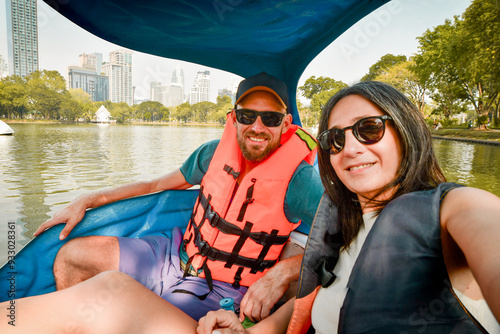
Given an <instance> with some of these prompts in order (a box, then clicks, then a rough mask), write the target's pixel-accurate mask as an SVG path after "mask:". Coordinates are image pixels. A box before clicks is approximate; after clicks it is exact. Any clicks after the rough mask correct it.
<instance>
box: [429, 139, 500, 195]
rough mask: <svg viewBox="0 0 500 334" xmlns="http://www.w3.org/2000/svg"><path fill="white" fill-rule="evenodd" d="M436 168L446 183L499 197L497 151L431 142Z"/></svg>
mask: <svg viewBox="0 0 500 334" xmlns="http://www.w3.org/2000/svg"><path fill="white" fill-rule="evenodd" d="M433 146H434V149H435V151H436V156H437V158H438V161H439V165H440V166H441V168H442V169H443V172H444V174H445V175H446V177H447V179H448V181H452V182H457V183H461V184H464V185H467V186H470V187H476V188H481V189H484V190H487V191H490V192H492V193H494V194H495V195H497V196H500V147H499V146H492V145H482V144H472V143H467V142H460V141H451V140H440V139H434V141H433Z"/></svg>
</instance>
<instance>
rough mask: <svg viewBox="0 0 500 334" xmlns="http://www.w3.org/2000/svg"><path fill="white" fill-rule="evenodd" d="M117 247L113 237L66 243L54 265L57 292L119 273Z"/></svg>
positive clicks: (87, 238)
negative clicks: (96, 277) (98, 276)
mask: <svg viewBox="0 0 500 334" xmlns="http://www.w3.org/2000/svg"><path fill="white" fill-rule="evenodd" d="M119 262H120V246H119V243H118V239H117V238H116V237H106V236H88V237H82V238H76V239H72V240H70V241H68V242H67V243H66V244H65V245H63V246H62V247H61V249H60V250H59V252H58V253H57V256H56V259H55V261H54V277H55V280H56V289H57V290H62V289H66V288H69V287H70V286H73V285H75V284H78V283H80V282H83V281H85V280H87V279H89V278H91V277H94V276H95V275H97V274H99V273H102V272H104V271H110V270H118V266H119Z"/></svg>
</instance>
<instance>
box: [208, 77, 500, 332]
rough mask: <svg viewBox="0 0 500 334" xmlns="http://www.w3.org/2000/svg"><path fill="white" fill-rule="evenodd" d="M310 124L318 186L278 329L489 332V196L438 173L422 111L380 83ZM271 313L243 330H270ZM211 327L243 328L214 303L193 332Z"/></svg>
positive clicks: (493, 281)
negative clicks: (316, 146) (314, 126)
mask: <svg viewBox="0 0 500 334" xmlns="http://www.w3.org/2000/svg"><path fill="white" fill-rule="evenodd" d="M319 132H320V135H319V136H318V141H319V143H320V146H321V148H322V149H321V150H320V153H319V159H318V160H319V167H320V173H321V177H322V181H323V185H324V186H325V189H326V194H325V196H324V197H323V200H322V202H321V204H320V207H319V209H318V212H317V214H316V219H315V223H314V224H313V228H312V230H311V234H310V237H309V241H308V245H307V248H306V251H305V256H304V259H303V263H302V265H303V268H302V271H301V282H300V284H299V286H300V288H299V292H298V294H297V296H298V298H297V300H296V301H295V306H294V308H295V311H294V314H293V316H292V319H291V321H290V325H289V327H288V333H305V331H307V327H308V325H309V324H310V322H311V321H312V325H313V327H314V328H315V330H316V333H332V330H333V332H339V333H450V332H455V333H476V332H479V333H481V332H482V330H483V329H482V327H483V326H484V327H486V328H487V330H488V331H490V333H499V332H500V328H499V325H498V321H499V319H500V284H498V279H497V278H498V277H500V276H499V275H500V257H499V256H498V254H500V247H499V243H498V241H499V240H500V222H499V218H498V217H500V199H499V198H498V197H496V196H495V195H492V194H490V193H488V192H486V191H482V190H479V189H473V188H466V187H460V186H459V185H457V184H450V183H445V177H444V175H443V173H442V172H441V170H440V168H439V166H438V164H437V161H436V158H435V156H434V153H433V150H432V143H431V137H430V133H429V131H428V129H427V127H426V124H425V122H424V119H423V117H422V115H421V114H420V113H419V112H418V110H416V108H415V107H414V106H413V105H412V104H411V102H410V101H409V100H408V99H407V98H406V97H405V96H404V95H403V94H401V93H400V92H398V91H397V90H395V89H394V88H392V87H391V86H389V85H386V84H383V83H379V82H362V83H358V84H356V85H354V86H352V87H349V88H346V89H344V90H342V91H340V92H339V93H338V94H337V95H335V96H334V97H333V98H332V99H331V100H330V101H329V102H328V103H327V105H326V106H325V108H324V112H323V114H322V116H321V121H320V127H319ZM339 252H340V257H339V256H338V254H339ZM321 285H322V286H321ZM318 286H321V287H318ZM484 299H486V302H487V303H488V306H489V308H490V309H491V310H492V311H493V314H494V315H493V314H491V312H490V310H489V309H488V307H487V306H486V304H485V302H484ZM464 305H465V306H464ZM290 309H291V307H290V306H289V305H288V312H290ZM470 313H472V315H471V314H470ZM278 316H280V317H281V321H283V319H285V320H286V319H287V318H288V317H289V316H290V314H289V313H288V314H285V315H283V314H278ZM495 317H496V319H495ZM474 318H478V320H479V322H481V324H479V323H478V322H477V321H476V320H475V319H474ZM273 320H274V323H275V324H276V323H279V321H277V320H276V319H275V318H274V315H273V316H271V317H269V318H267V319H265V320H264V321H262V322H261V323H259V324H258V325H257V326H259V327H257V326H256V327H257V328H252V330H255V332H256V333H265V332H266V333H267V332H269V333H280V331H272V330H270V331H267V326H266V323H270V322H272V321H273ZM217 327H225V328H231V329H232V330H234V331H230V330H226V329H224V330H222V329H218V330H217V331H219V332H221V333H232V332H237V333H239V332H244V331H243V330H242V328H241V327H240V326H239V325H238V323H237V322H236V321H235V320H234V317H232V316H231V315H230V314H228V313H224V312H214V313H209V314H208V315H207V316H206V317H205V318H203V319H201V320H200V327H199V328H198V333H200V334H206V333H211V331H212V328H217ZM257 329H258V330H257ZM248 332H250V331H248Z"/></svg>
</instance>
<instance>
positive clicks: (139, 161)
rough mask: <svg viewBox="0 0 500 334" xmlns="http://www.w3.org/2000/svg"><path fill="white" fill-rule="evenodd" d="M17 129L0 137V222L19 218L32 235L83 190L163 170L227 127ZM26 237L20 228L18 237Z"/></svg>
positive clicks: (20, 225)
mask: <svg viewBox="0 0 500 334" xmlns="http://www.w3.org/2000/svg"><path fill="white" fill-rule="evenodd" d="M12 128H14V130H15V131H16V134H15V135H14V136H11V137H1V138H0V149H1V152H2V153H1V160H0V170H2V182H1V183H0V194H1V197H0V210H1V212H2V224H1V225H2V227H1V228H2V229H5V231H6V225H7V224H6V223H7V221H16V222H17V226H18V231H20V233H22V234H24V235H25V236H26V237H27V238H31V237H32V235H33V232H34V231H35V230H36V228H37V227H38V226H39V225H40V224H41V223H42V222H44V221H45V220H47V219H48V218H49V217H51V216H52V215H53V214H54V213H55V212H56V211H57V210H59V209H61V208H62V207H64V206H65V205H66V204H67V203H68V202H70V201H71V200H72V199H74V198H76V197H77V196H79V195H81V194H83V193H87V192H88V191H90V190H97V189H102V188H107V187H112V186H116V185H120V184H125V183H128V182H133V181H137V180H150V179H153V178H155V177H158V176H161V175H163V174H165V173H167V172H169V171H171V170H173V169H175V168H177V167H179V166H180V165H181V164H182V162H183V161H184V160H185V159H186V158H187V157H188V155H189V154H190V153H191V152H192V151H193V150H194V149H195V148H196V147H198V146H199V145H200V144H201V143H203V142H205V141H208V140H211V139H215V138H219V137H220V135H221V134H222V128H216V127H200V128H193V127H168V126H100V125H93V124H92V125H60V124H13V125H12ZM4 225H5V226H4ZM5 231H3V230H0V232H5ZM23 232H24V233H23ZM2 235H5V234H4V233H2ZM24 240H26V238H23V236H22V235H21V236H20V238H19V239H18V240H17V241H18V242H19V243H24ZM2 242H3V241H0V245H1V243H2Z"/></svg>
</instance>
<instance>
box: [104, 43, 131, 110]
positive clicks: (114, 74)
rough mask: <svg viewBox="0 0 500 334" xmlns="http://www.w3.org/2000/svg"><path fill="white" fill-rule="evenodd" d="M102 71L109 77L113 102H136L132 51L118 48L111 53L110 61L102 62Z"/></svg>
mask: <svg viewBox="0 0 500 334" xmlns="http://www.w3.org/2000/svg"><path fill="white" fill-rule="evenodd" d="M102 71H103V72H104V74H106V75H107V76H108V78H109V98H110V100H111V102H116V103H118V102H126V103H127V104H128V105H129V106H131V105H133V104H134V95H133V87H132V51H128V50H123V49H122V50H116V51H113V52H111V53H110V54H109V62H108V63H103V64H102Z"/></svg>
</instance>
